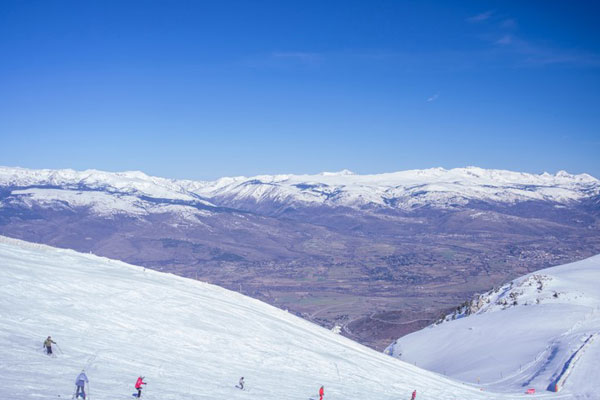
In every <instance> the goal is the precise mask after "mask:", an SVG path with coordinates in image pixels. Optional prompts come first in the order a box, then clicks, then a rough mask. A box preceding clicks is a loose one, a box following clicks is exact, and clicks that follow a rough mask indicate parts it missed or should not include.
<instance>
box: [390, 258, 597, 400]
mask: <svg viewBox="0 0 600 400" xmlns="http://www.w3.org/2000/svg"><path fill="white" fill-rule="evenodd" d="M599 283H600V255H599V256H594V257H591V258H588V259H586V260H582V261H579V262H575V263H571V264H566V265H562V266H558V267H552V268H547V269H544V270H540V271H537V272H535V273H532V274H529V275H526V276H524V277H521V278H519V279H516V280H514V281H513V282H510V283H508V284H506V285H504V286H503V287H501V288H498V289H496V290H493V291H491V292H489V293H486V294H484V295H480V296H477V297H476V298H475V299H474V300H473V301H472V302H470V303H468V304H466V305H465V306H464V307H462V308H461V309H459V310H457V312H456V313H454V314H451V315H449V316H447V317H446V318H445V321H444V322H442V323H440V324H438V325H433V326H431V327H428V328H425V329H423V330H421V331H419V332H415V333H412V334H410V335H407V336H405V337H403V338H401V339H399V340H397V341H396V342H395V343H394V344H393V345H391V346H390V347H389V348H388V349H387V351H388V352H390V353H392V354H393V355H394V356H396V357H399V358H400V359H402V360H405V361H407V362H411V363H416V364H417V365H419V366H422V367H423V368H426V369H429V370H432V371H437V372H440V373H445V374H447V375H448V376H450V377H453V378H456V379H460V380H462V381H466V382H471V383H477V382H479V383H480V385H481V386H482V387H484V388H486V389H490V390H493V391H497V392H501V391H505V392H515V391H517V390H519V389H524V388H529V387H532V388H535V389H536V391H538V392H539V391H542V392H549V391H551V390H556V389H558V390H559V393H563V394H567V395H569V396H571V397H572V398H582V399H600V388H599V387H598V383H600V372H599V370H598V365H599V364H600V339H599V337H598V336H599V335H598V334H599V333H600V285H599ZM557 386H558V387H557Z"/></svg>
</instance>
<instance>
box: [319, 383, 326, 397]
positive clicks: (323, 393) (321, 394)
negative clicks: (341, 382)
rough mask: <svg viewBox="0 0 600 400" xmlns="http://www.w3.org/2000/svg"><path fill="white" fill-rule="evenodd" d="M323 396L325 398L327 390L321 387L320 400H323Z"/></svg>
mask: <svg viewBox="0 0 600 400" xmlns="http://www.w3.org/2000/svg"><path fill="white" fill-rule="evenodd" d="M323 396H325V390H324V389H323V386H321V389H319V400H323Z"/></svg>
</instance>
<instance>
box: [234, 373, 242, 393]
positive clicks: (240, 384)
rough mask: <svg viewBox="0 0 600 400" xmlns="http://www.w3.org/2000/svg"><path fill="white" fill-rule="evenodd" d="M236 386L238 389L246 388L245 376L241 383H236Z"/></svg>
mask: <svg viewBox="0 0 600 400" xmlns="http://www.w3.org/2000/svg"><path fill="white" fill-rule="evenodd" d="M235 387H236V388H238V389H242V390H244V377H243V376H242V377H241V378H240V383H239V384H238V385H236V386H235Z"/></svg>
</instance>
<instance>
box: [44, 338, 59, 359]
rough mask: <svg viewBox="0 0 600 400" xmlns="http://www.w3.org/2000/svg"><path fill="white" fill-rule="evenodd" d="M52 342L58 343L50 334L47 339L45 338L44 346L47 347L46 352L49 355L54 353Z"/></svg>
mask: <svg viewBox="0 0 600 400" xmlns="http://www.w3.org/2000/svg"><path fill="white" fill-rule="evenodd" d="M52 343H54V344H56V342H55V341H54V340H52V338H51V337H50V336H48V338H47V339H46V340H44V347H45V348H46V354H48V355H49V356H51V355H52Z"/></svg>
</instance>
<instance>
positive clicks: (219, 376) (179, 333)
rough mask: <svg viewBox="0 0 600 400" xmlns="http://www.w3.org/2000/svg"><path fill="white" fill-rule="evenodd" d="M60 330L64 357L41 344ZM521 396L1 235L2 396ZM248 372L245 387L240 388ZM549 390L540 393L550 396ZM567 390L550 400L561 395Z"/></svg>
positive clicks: (380, 399) (135, 270) (237, 299)
mask: <svg viewBox="0 0 600 400" xmlns="http://www.w3.org/2000/svg"><path fill="white" fill-rule="evenodd" d="M48 335H52V337H53V339H54V340H55V341H56V342H57V343H58V346H60V350H62V352H61V351H60V350H59V349H58V347H56V346H55V353H56V354H57V357H56V358H51V357H48V356H46V355H45V354H44V353H43V350H42V348H41V347H42V341H43V340H44V339H45V338H46V337H47V336H48ZM82 368H85V370H86V372H87V375H88V377H89V379H90V389H89V394H90V397H89V399H90V400H115V399H130V398H131V393H133V392H134V389H133V384H134V382H135V380H136V378H137V376H138V375H143V376H145V377H146V381H147V382H148V385H147V386H146V387H145V388H144V396H143V398H145V399H147V400H175V399H177V400H180V399H182V398H186V399H223V400H235V399H246V400H252V399H261V400H264V399H277V400H285V399H304V400H305V399H308V398H309V397H310V396H311V395H313V396H314V393H316V391H317V390H318V388H319V387H320V386H321V385H324V386H325V392H326V394H325V399H326V400H342V399H343V400H352V399H357V400H358V399H360V400H363V399H377V400H388V399H389V400H392V399H393V400H397V399H403V398H410V394H411V393H412V391H413V390H414V389H416V390H417V392H418V397H417V398H418V399H419V400H434V399H435V400H446V399H448V400H450V399H452V400H468V399H474V400H476V399H498V400H502V399H521V398H523V395H522V394H520V393H519V394H493V393H488V392H482V391H480V390H479V389H477V388H473V387H470V386H468V385H466V384H464V383H461V382H457V381H453V380H451V379H449V378H446V377H444V376H441V375H438V374H435V373H432V372H428V371H425V370H422V369H419V368H416V367H414V366H412V365H410V364H407V363H404V362H401V361H399V360H396V359H394V358H392V357H389V356H386V355H384V354H382V353H378V352H376V351H374V350H371V349H368V348H366V347H364V346H361V345H360V344H358V343H355V342H352V341H351V340H349V339H347V338H344V337H342V336H340V335H336V334H334V333H332V332H330V331H328V330H327V329H324V328H321V327H319V326H317V325H314V324H312V323H310V322H307V321H305V320H302V319H300V318H298V317H295V316H293V315H290V314H289V313H286V312H285V311H282V310H279V309H277V308H274V307H272V306H269V305H267V304H264V303H261V302H260V301H258V300H255V299H251V298H248V297H245V296H243V295H241V294H238V293H235V292H231V291H228V290H225V289H222V288H219V287H216V286H213V285H209V284H205V283H201V282H197V281H192V280H187V279H184V278H180V277H177V276H174V275H171V274H164V273H160V272H156V271H151V270H145V269H144V268H142V267H135V266H131V265H127V264H125V263H123V262H119V261H113V260H109V259H106V258H101V257H97V256H94V255H90V254H80V253H76V252H74V251H71V250H64V249H54V248H51V247H47V246H43V245H36V244H29V243H26V242H22V241H18V240H15V239H8V238H4V237H0V399H7V400H8V399H10V400H21V399H59V398H60V399H64V398H69V399H70V397H71V395H72V394H73V392H74V390H75V385H74V380H75V377H76V376H77V374H78V373H79V372H80V371H81V369H82ZM240 376H244V377H245V380H246V385H247V388H248V390H246V391H241V390H239V389H236V388H235V387H234V386H235V384H236V383H237V381H238V379H239V377H240ZM545 397H547V396H546V395H542V396H536V398H545ZM563 397H564V396H562V395H560V394H558V395H554V396H552V398H563Z"/></svg>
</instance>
